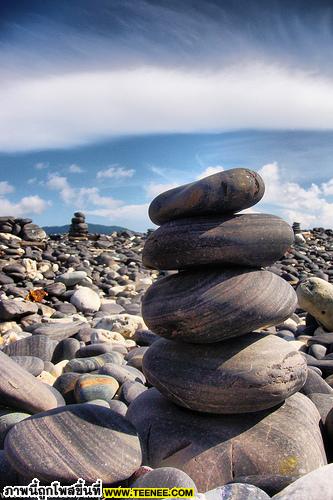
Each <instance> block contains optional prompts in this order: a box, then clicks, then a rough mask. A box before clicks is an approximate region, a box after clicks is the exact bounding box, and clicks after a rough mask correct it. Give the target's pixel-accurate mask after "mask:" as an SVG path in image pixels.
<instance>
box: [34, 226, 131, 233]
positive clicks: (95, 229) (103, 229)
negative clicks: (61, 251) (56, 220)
mask: <svg viewBox="0 0 333 500" xmlns="http://www.w3.org/2000/svg"><path fill="white" fill-rule="evenodd" d="M88 228H89V229H88V230H89V233H92V234H94V233H98V234H112V233H113V232H114V231H118V232H121V231H128V229H126V227H121V226H104V225H103V224H88ZM43 229H44V231H45V232H46V234H64V233H68V231H69V224H66V225H65V226H45V227H43Z"/></svg>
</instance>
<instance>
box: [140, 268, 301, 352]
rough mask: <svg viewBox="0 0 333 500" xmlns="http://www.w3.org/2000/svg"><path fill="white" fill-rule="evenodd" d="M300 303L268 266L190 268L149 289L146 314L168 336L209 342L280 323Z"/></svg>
mask: <svg viewBox="0 0 333 500" xmlns="http://www.w3.org/2000/svg"><path fill="white" fill-rule="evenodd" d="M296 306H297V297H296V294H295V292H294V290H293V288H292V287H291V286H290V285H289V283H287V282H286V281H285V280H283V279H282V278H280V277H279V276H277V275H276V274H273V273H271V272H270V271H264V270H254V269H250V268H247V269H242V268H231V269H228V270H209V269H206V270H202V269H200V270H187V271H183V272H181V273H179V274H173V275H171V276H167V277H166V278H162V279H159V280H158V281H156V282H155V283H154V284H153V285H152V286H151V287H149V289H148V290H147V292H146V294H145V296H144V298H143V301H142V315H143V318H144V320H145V323H146V324H147V325H148V326H149V328H150V329H151V330H152V331H153V332H155V333H157V334H158V335H161V336H163V337H166V338H170V339H175V340H177V339H179V340H182V341H184V342H194V343H209V342H217V341H219V340H224V339H227V338H230V337H236V336H239V335H242V334H244V333H247V332H250V331H252V330H256V329H257V328H260V327H264V326H269V325H275V324H279V323H281V322H282V321H284V320H285V319H287V318H289V317H290V316H291V314H292V313H293V312H294V310H295V308H296Z"/></svg>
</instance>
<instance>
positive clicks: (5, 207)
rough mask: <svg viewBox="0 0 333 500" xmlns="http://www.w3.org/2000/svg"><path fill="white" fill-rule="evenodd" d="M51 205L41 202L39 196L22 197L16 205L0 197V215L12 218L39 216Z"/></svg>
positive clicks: (44, 201)
mask: <svg viewBox="0 0 333 500" xmlns="http://www.w3.org/2000/svg"><path fill="white" fill-rule="evenodd" d="M50 205H51V203H50V202H49V201H46V200H43V199H42V198H41V197H40V196H38V195H35V196H24V197H23V198H21V200H19V201H18V202H16V203H13V202H11V201H10V200H8V199H7V198H3V197H0V215H12V216H14V217H19V216H25V215H33V214H41V213H43V212H44V211H45V210H46V209H47V208H48V207H49V206H50Z"/></svg>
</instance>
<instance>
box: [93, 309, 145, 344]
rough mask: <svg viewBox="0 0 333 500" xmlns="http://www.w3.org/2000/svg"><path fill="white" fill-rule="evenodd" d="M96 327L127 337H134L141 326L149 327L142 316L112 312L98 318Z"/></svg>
mask: <svg viewBox="0 0 333 500" xmlns="http://www.w3.org/2000/svg"><path fill="white" fill-rule="evenodd" d="M94 327H95V328H103V329H105V330H110V331H112V332H119V333H121V335H123V337H125V338H131V337H133V335H134V334H135V332H136V330H138V329H139V328H143V329H145V330H147V329H148V328H147V326H146V325H145V322H144V321H143V319H142V317H141V316H135V315H134V314H112V315H110V316H105V317H104V318H101V319H98V320H97V322H96V323H95V325H94Z"/></svg>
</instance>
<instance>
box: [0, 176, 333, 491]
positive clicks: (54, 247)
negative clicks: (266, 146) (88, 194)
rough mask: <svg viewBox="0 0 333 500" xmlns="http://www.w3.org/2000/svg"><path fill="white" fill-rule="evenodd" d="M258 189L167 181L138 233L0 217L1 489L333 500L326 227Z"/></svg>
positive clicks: (228, 181)
mask: <svg viewBox="0 0 333 500" xmlns="http://www.w3.org/2000/svg"><path fill="white" fill-rule="evenodd" d="M264 192H265V185H264V182H263V180H262V179H261V177H260V176H259V174H257V173H256V172H253V171H251V170H248V169H241V168H239V169H231V170H226V171H223V172H219V173H216V174H213V175H210V176H208V177H205V178H204V179H201V180H197V181H194V182H193V183H191V184H187V185H184V186H180V187H176V188H173V189H171V190H169V191H166V192H165V193H162V194H161V195H159V196H157V197H156V198H155V199H154V200H153V201H152V203H151V205H150V209H149V215H150V218H151V220H152V222H153V223H154V224H156V225H158V226H159V227H158V228H157V229H156V230H151V231H148V233H145V234H142V233H137V232H132V231H129V230H126V231H123V232H119V233H113V234H112V235H102V234H101V235H96V234H90V233H89V220H87V219H88V218H86V217H85V214H84V213H82V212H75V214H74V216H73V218H72V221H71V227H70V230H69V233H68V234H64V235H59V234H54V235H51V236H48V235H46V233H45V232H44V230H43V229H42V228H40V227H39V226H37V225H36V224H34V223H33V221H32V220H31V219H24V218H15V217H11V216H4V217H0V444H1V446H0V448H1V449H0V487H1V489H2V488H4V487H5V486H8V485H13V486H15V485H17V486H18V485H27V484H29V483H30V482H31V481H32V480H33V479H34V478H37V479H38V480H39V481H40V484H45V485H46V484H50V483H51V482H52V481H60V483H61V484H64V485H66V484H68V485H70V484H72V483H75V481H77V479H78V478H82V479H83V480H84V481H85V482H86V483H87V484H92V483H94V482H95V481H96V480H97V479H100V480H101V481H102V482H103V485H116V486H118V485H122V486H140V487H155V486H156V487H175V486H179V487H193V488H194V489H195V492H196V496H197V497H198V498H199V497H200V498H202V499H205V498H207V500H218V499H222V498H223V499H235V500H247V499H249V500H250V499H259V500H261V499H263V500H264V499H268V498H274V499H281V500H282V499H283V500H287V499H295V500H296V499H302V500H307V499H309V500H311V499H325V500H326V499H330V498H333V488H332V485H333V482H332V481H333V480H332V477H333V476H332V474H333V464H331V462H332V459H333V230H332V229H325V228H320V227H318V228H313V229H310V230H308V229H305V228H301V227H300V225H299V224H297V222H296V223H295V224H294V225H293V227H291V226H290V225H289V224H288V223H287V222H285V221H284V220H282V219H281V218H279V217H276V216H274V215H270V214H262V213H255V205H256V203H258V202H259V201H260V199H261V198H262V197H264V196H265V195H264ZM248 209H251V210H250V211H248ZM244 210H245V212H243V211H244Z"/></svg>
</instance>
